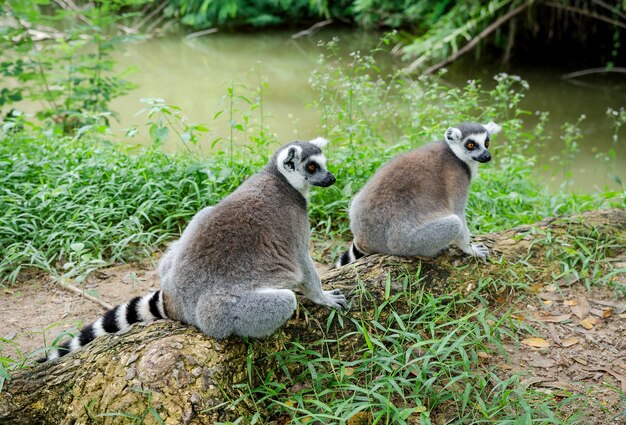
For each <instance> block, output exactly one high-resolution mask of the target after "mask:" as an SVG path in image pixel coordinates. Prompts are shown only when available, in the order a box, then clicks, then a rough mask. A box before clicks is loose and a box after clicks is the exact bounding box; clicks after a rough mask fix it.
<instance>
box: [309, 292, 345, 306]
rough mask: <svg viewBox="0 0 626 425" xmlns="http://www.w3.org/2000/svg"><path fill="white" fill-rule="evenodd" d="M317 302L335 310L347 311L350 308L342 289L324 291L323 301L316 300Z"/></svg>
mask: <svg viewBox="0 0 626 425" xmlns="http://www.w3.org/2000/svg"><path fill="white" fill-rule="evenodd" d="M316 302H317V303H318V304H321V305H325V306H328V307H331V308H334V309H335V310H347V308H348V302H347V300H346V297H345V295H343V294H342V293H341V290H340V289H333V290H332V291H322V297H321V299H320V300H316Z"/></svg>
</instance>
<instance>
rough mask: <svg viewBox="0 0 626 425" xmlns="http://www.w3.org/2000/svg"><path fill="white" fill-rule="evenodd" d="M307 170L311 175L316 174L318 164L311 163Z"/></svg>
mask: <svg viewBox="0 0 626 425" xmlns="http://www.w3.org/2000/svg"><path fill="white" fill-rule="evenodd" d="M306 170H307V171H308V172H309V173H314V172H315V171H316V170H317V164H316V163H314V162H309V163H308V164H307V166H306Z"/></svg>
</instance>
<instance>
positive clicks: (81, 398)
mask: <svg viewBox="0 0 626 425" xmlns="http://www.w3.org/2000/svg"><path fill="white" fill-rule="evenodd" d="M625 228H626V209H613V210H599V211H592V212H588V213H584V214H580V215H574V216H567V217H559V218H551V219H546V220H543V221H541V222H539V223H536V224H534V225H530V226H520V227H517V228H514V229H511V230H506V231H502V232H498V233H494V234H487V235H482V236H479V237H476V238H475V239H476V240H478V241H482V242H483V243H485V244H486V245H487V246H488V247H489V248H490V250H491V256H492V258H493V259H494V261H489V262H488V263H487V264H483V263H480V262H478V261H476V260H475V259H472V258H468V257H464V256H460V255H459V254H458V252H450V253H447V254H445V255H442V256H441V257H439V258H437V259H434V260H431V259H408V258H399V257H389V256H381V255H372V256H368V257H364V258H362V259H360V260H359V261H358V262H356V263H354V264H351V265H348V266H345V267H342V268H340V269H336V270H331V271H329V272H326V273H324V274H323V276H322V280H323V281H324V283H325V286H328V287H332V288H340V289H342V290H343V291H344V293H345V294H346V295H347V294H350V296H349V297H348V298H349V299H350V300H351V309H350V311H349V312H347V313H346V314H345V315H344V316H343V317H342V315H339V314H336V313H331V312H330V311H329V310H328V309H326V308H323V307H320V306H317V305H314V304H312V303H311V302H309V301H304V300H303V301H302V303H301V305H300V308H299V310H298V313H297V314H296V317H295V318H293V319H292V320H290V321H289V322H288V324H287V325H286V326H285V327H284V328H283V329H282V330H281V331H280V332H278V333H277V334H276V335H275V336H273V337H270V338H268V339H266V340H263V341H253V342H246V341H243V340H242V339H241V338H229V339H226V340H223V341H216V340H213V339H211V338H208V337H206V336H204V335H203V334H202V333H200V332H199V331H197V330H196V329H195V328H192V327H189V326H185V325H182V324H180V323H176V322H171V321H159V322H156V323H151V324H148V325H144V326H134V327H132V328H131V329H130V330H129V331H128V332H126V333H125V334H124V335H121V336H120V335H109V336H103V337H100V338H98V339H97V340H95V341H94V342H92V343H90V344H89V345H87V346H86V347H84V348H82V349H80V350H79V351H77V352H75V353H72V354H71V355H68V356H65V357H62V358H61V359H58V360H55V361H51V362H47V363H44V364H42V365H38V366H36V367H33V368H31V369H26V370H19V371H16V372H15V373H13V374H12V378H11V380H9V381H8V382H6V383H5V388H4V389H3V390H2V392H1V393H0V423H3V424H4V423H10V424H35V423H37V424H74V423H91V422H93V423H119V421H120V419H122V418H130V417H134V418H144V423H158V419H157V418H160V419H162V420H163V421H164V422H165V423H166V424H181V423H182V424H187V423H194V424H196V423H197V424H212V423H215V422H225V421H232V420H235V419H236V418H238V417H240V416H242V415H244V416H248V415H251V414H252V412H254V411H256V410H258V409H262V407H260V406H251V405H247V404H245V403H244V402H241V403H232V401H234V400H236V399H238V398H239V397H241V396H242V395H245V394H244V393H245V387H246V384H251V385H256V383H257V382H256V379H257V378H256V377H258V376H265V375H266V372H267V371H268V370H270V368H272V366H273V365H272V363H271V359H272V356H271V353H274V352H277V351H279V350H280V349H281V348H282V347H283V342H284V341H291V340H299V341H300V342H301V343H302V344H307V343H310V342H314V341H317V340H319V339H320V338H322V337H325V336H327V337H331V338H336V337H338V336H339V335H345V334H346V333H348V332H352V331H354V330H355V325H354V323H355V322H356V323H359V322H360V321H361V320H362V319H367V318H368V317H369V316H370V314H371V312H372V310H373V306H374V305H376V304H379V303H380V302H382V301H383V300H384V299H385V298H388V297H389V296H390V295H393V294H394V293H395V292H397V291H399V290H402V286H403V282H406V281H407V279H403V277H404V276H407V275H408V276H411V277H412V278H416V279H411V281H419V282H420V284H419V285H418V286H419V287H418V288H414V290H424V291H429V292H432V293H434V294H441V293H444V292H445V293H450V292H453V291H457V292H461V293H465V292H466V291H472V290H474V289H475V285H476V283H477V282H479V281H484V279H485V278H487V277H492V278H497V277H498V276H501V275H503V273H506V272H507V269H508V268H509V267H510V265H511V264H513V263H516V264H515V266H516V267H522V268H527V270H524V272H525V273H526V274H527V275H529V276H532V277H534V278H536V279H540V278H541V277H542V276H547V275H549V271H550V270H549V269H550V266H549V264H547V263H546V258H547V257H549V252H556V251H559V250H561V251H562V247H563V246H565V244H566V243H567V242H568V240H571V239H570V238H572V237H580V238H579V239H578V240H580V241H582V242H584V243H586V241H587V242H588V243H590V244H591V243H593V242H594V241H598V240H600V241H606V240H613V241H617V243H616V244H615V243H614V244H604V245H606V246H607V247H609V248H607V249H614V248H610V246H614V247H615V246H617V249H618V250H623V247H624V246H625V245H626V244H625V239H626V232H625V231H624V230H625ZM607 255H611V253H607ZM519 260H524V261H523V262H522V261H519ZM459 265H463V266H464V267H459ZM537 266H540V267H537ZM529 283H532V282H529ZM492 295H493V294H492ZM485 296H489V294H485ZM329 314H331V315H332V321H331V322H330V323H329ZM354 335H355V337H354V338H345V339H342V341H341V344H342V351H344V352H350V351H351V348H352V346H353V345H354V346H355V345H356V344H359V343H360V340H359V339H360V336H358V333H356V332H355V333H354ZM279 373H280V372H279ZM273 379H275V380H279V379H281V377H280V376H275V377H274V378H273ZM248 400H249V399H248ZM233 405H235V407H232V406H233Z"/></svg>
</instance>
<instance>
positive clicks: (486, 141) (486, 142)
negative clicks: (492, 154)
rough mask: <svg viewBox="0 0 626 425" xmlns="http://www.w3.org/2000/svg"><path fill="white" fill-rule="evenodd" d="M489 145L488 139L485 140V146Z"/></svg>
mask: <svg viewBox="0 0 626 425" xmlns="http://www.w3.org/2000/svg"><path fill="white" fill-rule="evenodd" d="M488 147H489V139H487V140H485V148H488Z"/></svg>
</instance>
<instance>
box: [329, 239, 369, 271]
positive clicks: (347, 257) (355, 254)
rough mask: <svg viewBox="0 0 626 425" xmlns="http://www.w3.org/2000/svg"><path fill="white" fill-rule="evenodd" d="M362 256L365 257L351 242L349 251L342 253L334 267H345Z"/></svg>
mask: <svg viewBox="0 0 626 425" xmlns="http://www.w3.org/2000/svg"><path fill="white" fill-rule="evenodd" d="M363 256H365V253H364V252H361V251H359V249H358V248H357V247H356V245H355V244H354V241H353V242H352V244H351V245H350V249H348V250H347V251H346V252H344V253H343V255H342V256H341V257H339V260H337V262H336V263H335V267H341V266H345V265H346V264H350V263H352V262H354V261H356V260H358V259H359V258H361V257H363Z"/></svg>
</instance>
